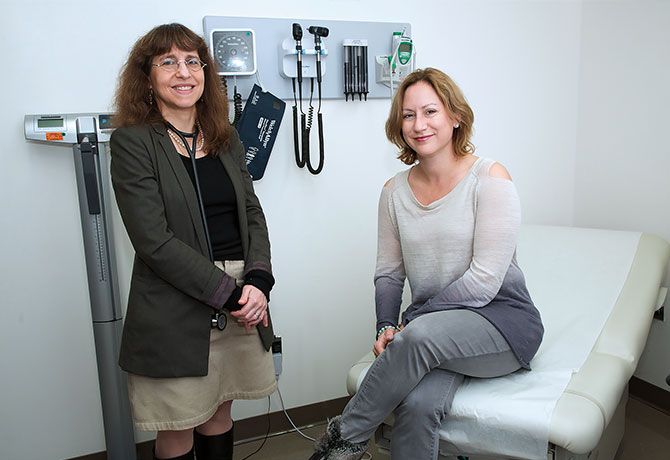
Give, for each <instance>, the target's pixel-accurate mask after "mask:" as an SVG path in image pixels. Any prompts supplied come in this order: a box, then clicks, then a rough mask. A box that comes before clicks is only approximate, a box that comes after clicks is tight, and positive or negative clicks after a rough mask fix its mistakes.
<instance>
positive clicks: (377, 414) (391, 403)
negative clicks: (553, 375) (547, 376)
mask: <svg viewBox="0 0 670 460" xmlns="http://www.w3.org/2000/svg"><path fill="white" fill-rule="evenodd" d="M520 367H521V366H520V365H519V362H518V361H517V359H516V357H515V356H514V353H513V352H512V351H511V350H510V347H509V345H508V344H507V341H506V340H505V339H504V338H503V337H502V336H501V335H500V333H499V332H498V330H497V329H496V328H495V327H494V326H493V325H491V323H489V322H488V321H487V320H486V319H484V318H483V317H482V316H480V315H478V314H477V313H474V312H471V311H468V310H448V311H441V312H435V313H428V314H426V315H423V316H420V317H419V318H417V319H415V320H414V321H412V322H410V323H409V324H408V325H407V327H405V329H403V330H402V331H401V332H399V333H397V334H396V335H395V336H394V338H393V341H392V342H391V343H390V344H389V345H388V346H387V347H386V350H384V352H383V353H382V354H381V355H379V356H378V357H377V359H375V361H374V362H373V363H372V366H371V367H370V370H369V371H368V373H367V375H366V376H365V378H364V379H363V382H362V383H361V386H360V388H359V389H358V392H357V393H356V394H355V395H354V397H353V398H352V399H351V401H349V404H347V406H346V407H345V409H344V411H343V412H342V418H341V432H342V437H343V438H344V439H346V440H348V441H351V442H364V441H366V440H368V439H370V437H371V436H372V434H373V433H374V432H375V430H376V429H377V427H378V426H379V425H380V424H381V423H382V422H383V421H384V419H385V418H386V417H388V415H389V414H390V413H391V412H393V411H395V415H396V421H395V423H394V425H393V436H392V440H391V458H392V459H393V460H395V459H397V460H434V459H437V458H438V457H437V456H438V445H439V429H440V425H441V424H442V419H443V418H444V417H445V416H446V415H447V413H448V412H449V409H450V407H451V402H452V400H453V398H454V394H455V393H456V390H457V389H458V387H459V385H460V384H461V383H462V382H463V378H464V376H471V377H478V378H490V377H499V376H502V375H506V374H509V373H511V372H514V371H516V370H518V369H519V368H520Z"/></svg>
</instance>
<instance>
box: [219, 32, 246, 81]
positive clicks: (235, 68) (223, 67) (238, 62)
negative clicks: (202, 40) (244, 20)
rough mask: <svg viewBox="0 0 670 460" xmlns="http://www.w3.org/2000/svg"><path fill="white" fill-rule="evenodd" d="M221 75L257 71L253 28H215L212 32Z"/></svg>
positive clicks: (244, 73)
mask: <svg viewBox="0 0 670 460" xmlns="http://www.w3.org/2000/svg"><path fill="white" fill-rule="evenodd" d="M211 46H212V53H213V54H214V59H215V60H216V62H217V64H218V65H219V75H253V74H254V73H256V39H255V36H254V31H253V30H251V29H214V30H212V32H211Z"/></svg>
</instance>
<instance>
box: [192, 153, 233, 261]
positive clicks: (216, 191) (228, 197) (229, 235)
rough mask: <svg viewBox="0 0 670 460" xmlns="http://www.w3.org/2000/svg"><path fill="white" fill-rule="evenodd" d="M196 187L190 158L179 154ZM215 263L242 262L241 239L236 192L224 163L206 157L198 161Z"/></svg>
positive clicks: (197, 165)
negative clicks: (222, 261)
mask: <svg viewBox="0 0 670 460" xmlns="http://www.w3.org/2000/svg"><path fill="white" fill-rule="evenodd" d="M180 157H181V159H182V161H183V162H184V166H186V171H188V175H189V176H190V178H191V182H193V184H194V185H193V186H194V187H195V176H194V174H193V165H192V164H191V159H190V158H188V157H185V156H183V155H180ZM195 162H196V168H197V169H198V179H199V181H200V190H201V192H202V200H203V206H204V208H205V217H206V218H207V229H208V230H209V235H210V238H211V239H212V253H213V254H214V260H242V259H243V258H244V254H243V251H242V239H241V237H240V224H239V220H238V217H237V202H236V201H235V189H233V183H232V182H231V181H230V177H228V173H227V172H226V170H225V168H224V167H223V164H221V162H220V161H219V160H217V159H216V158H212V157H211V156H209V155H206V156H204V157H202V158H197V159H196V160H195Z"/></svg>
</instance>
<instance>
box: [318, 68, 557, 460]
mask: <svg viewBox="0 0 670 460" xmlns="http://www.w3.org/2000/svg"><path fill="white" fill-rule="evenodd" d="M473 121H474V115H473V113H472V110H471V109H470V106H469V105H468V104H467V102H466V100H465V98H464V97H463V94H462V93H461V90H460V89H459V88H458V87H457V86H456V84H455V83H454V82H453V81H452V80H451V79H450V78H449V77H448V76H447V75H445V74H444V73H442V72H440V71H439V70H436V69H431V68H427V69H423V70H417V71H415V72H413V73H412V74H410V75H408V76H407V78H405V80H404V81H403V83H402V84H401V85H400V87H399V88H398V90H397V93H396V95H395V98H394V100H393V104H392V107H391V113H390V115H389V118H388V120H387V122H386V135H387V137H388V138H389V140H390V141H391V142H393V143H394V144H395V145H396V146H398V147H399V148H400V150H401V151H400V155H399V158H400V160H401V161H403V162H404V163H405V164H407V165H410V166H411V168H409V169H407V170H405V171H403V172H400V173H398V174H397V175H396V176H395V177H393V178H392V179H391V180H389V181H388V182H387V183H386V185H384V187H383V189H382V192H381V198H380V201H379V228H378V231H379V235H378V248H377V268H376V272H375V301H376V310H377V340H376V342H375V344H374V352H375V355H376V356H377V358H376V359H375V361H374V362H373V364H372V366H371V367H370V370H369V371H368V373H367V375H366V377H365V378H364V380H363V381H362V383H361V385H360V387H359V389H358V392H357V393H356V395H355V396H354V397H353V398H352V399H351V401H350V402H349V404H347V406H346V407H345V409H344V412H343V413H342V415H341V416H340V417H336V418H335V419H333V420H331V421H330V423H329V425H328V429H327V431H326V434H325V435H324V436H323V437H322V438H321V439H320V440H319V442H318V443H317V447H316V452H315V454H314V455H313V456H312V457H311V459H312V460H356V459H359V458H361V456H362V455H363V453H364V452H365V449H366V448H367V443H368V440H369V439H370V437H371V436H372V434H373V433H374V432H375V430H376V428H377V426H379V425H380V424H381V423H382V422H383V421H384V419H385V418H386V417H387V416H388V415H389V414H390V413H391V412H394V413H395V416H396V419H395V423H394V425H393V434H392V438H391V458H392V459H393V460H408V459H412V460H434V459H437V458H438V444H439V429H440V426H441V424H442V421H443V419H444V418H445V417H447V419H448V413H449V409H450V407H451V401H452V400H453V397H454V393H455V392H456V390H457V388H458V387H459V385H460V384H461V382H462V381H463V379H464V377H465V376H469V377H476V378H491V377H498V376H502V375H506V374H509V373H511V372H514V371H517V370H518V369H530V366H529V363H530V360H531V358H532V357H533V356H534V355H535V352H536V351H537V349H538V347H539V345H540V342H541V340H542V335H543V332H544V329H543V327H542V322H541V320H540V315H539V312H538V311H537V309H536V308H535V306H534V305H533V302H532V300H531V298H530V295H529V294H528V291H527V289H526V285H525V281H524V276H523V273H522V272H521V269H520V268H519V266H518V264H517V262H516V258H515V250H516V240H517V234H518V230H519V225H520V206H519V199H518V196H517V194H516V189H515V187H514V184H513V183H512V181H511V178H510V176H509V174H508V172H507V170H506V169H505V168H504V167H503V166H502V165H500V164H499V163H496V162H494V161H493V160H490V159H488V158H483V157H476V156H474V155H473V151H474V147H473V145H472V144H471V142H470V135H471V133H472V124H473ZM405 279H407V280H408V281H409V284H410V288H411V291H412V304H411V305H410V306H409V307H408V308H407V309H406V310H405V311H404V312H403V314H402V320H401V321H400V324H399V321H398V320H399V316H400V303H401V297H402V291H403V286H404V283H405ZM447 423H448V422H447Z"/></svg>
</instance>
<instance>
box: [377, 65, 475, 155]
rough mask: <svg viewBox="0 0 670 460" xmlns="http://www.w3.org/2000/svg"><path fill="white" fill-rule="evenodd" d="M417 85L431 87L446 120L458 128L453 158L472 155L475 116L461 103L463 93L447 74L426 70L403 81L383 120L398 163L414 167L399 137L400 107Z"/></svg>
mask: <svg viewBox="0 0 670 460" xmlns="http://www.w3.org/2000/svg"><path fill="white" fill-rule="evenodd" d="M420 81H423V82H426V83H428V84H429V85H430V86H432V87H433V89H434V90H435V92H436V93H437V95H438V96H439V98H440V100H441V101H442V103H443V104H444V107H445V108H446V109H447V111H448V112H449V116H450V117H451V118H452V119H453V120H454V121H456V122H457V123H458V124H459V125H460V127H459V128H458V129H454V133H453V137H452V143H453V146H454V153H455V154H456V155H468V154H471V153H474V151H475V146H474V145H473V144H472V142H470V137H471V136H472V125H473V123H474V121H475V115H474V113H473V112H472V109H471V108H470V106H469V105H468V102H467V101H466V100H465V96H463V92H462V91H461V89H460V88H459V87H458V86H457V85H456V83H454V81H453V80H452V79H451V78H449V76H448V75H447V74H445V73H444V72H442V71H440V70H437V69H433V68H431V67H426V68H425V69H418V70H415V71H414V72H412V73H411V74H409V75H408V76H407V77H405V79H404V80H403V81H402V83H401V84H400V86H399V87H398V89H397V91H396V93H395V96H394V98H393V103H392V104H391V111H390V113H389V117H388V119H387V120H386V137H387V138H388V140H389V141H391V142H392V143H393V144H395V145H396V146H397V147H398V148H399V149H400V153H399V154H398V159H399V160H400V161H402V162H403V163H405V164H407V165H413V164H414V163H416V152H415V151H414V150H412V148H411V147H410V146H409V145H408V144H407V142H406V141H405V138H404V137H403V135H402V104H403V99H404V98H405V91H406V90H407V88H409V87H410V86H412V85H414V84H415V83H418V82H420Z"/></svg>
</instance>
